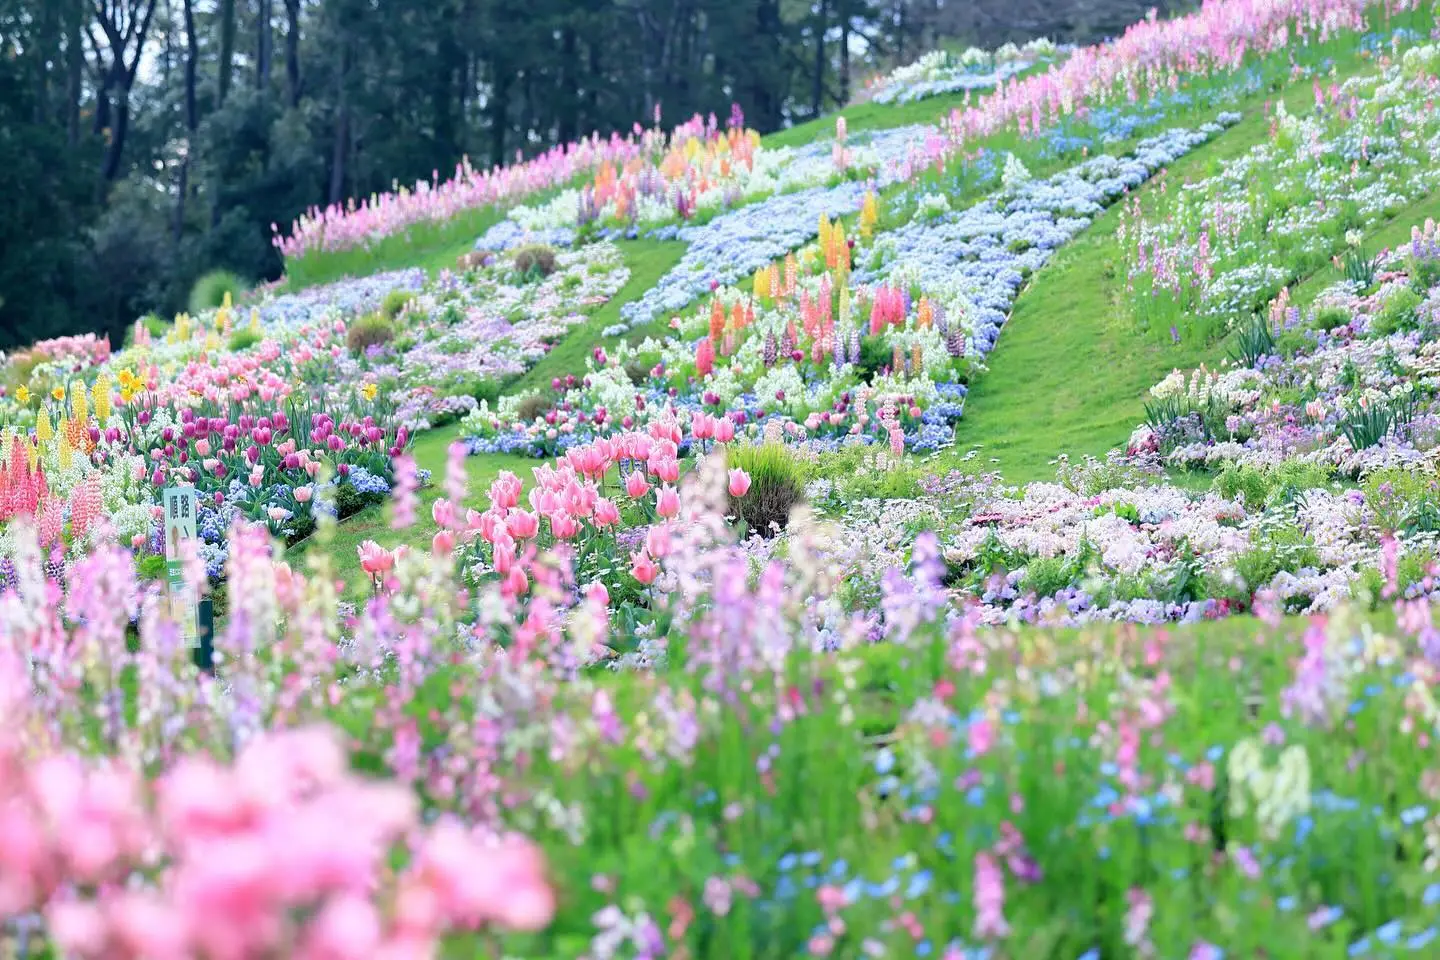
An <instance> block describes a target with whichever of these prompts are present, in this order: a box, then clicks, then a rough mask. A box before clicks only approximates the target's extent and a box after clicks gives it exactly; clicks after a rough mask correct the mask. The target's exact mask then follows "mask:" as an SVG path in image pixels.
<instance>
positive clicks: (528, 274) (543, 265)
mask: <svg viewBox="0 0 1440 960" xmlns="http://www.w3.org/2000/svg"><path fill="white" fill-rule="evenodd" d="M510 258H511V262H513V263H514V264H515V272H516V273H519V274H520V275H521V277H523V278H524V279H525V280H538V279H543V278H545V277H548V276H550V274H552V273H554V272H555V267H556V265H557V264H556V259H555V248H554V247H552V246H549V245H547V244H544V243H527V244H525V245H524V246H523V247H516V248H515V252H514V253H512V254H511V255H510Z"/></svg>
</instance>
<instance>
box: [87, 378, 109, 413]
mask: <svg viewBox="0 0 1440 960" xmlns="http://www.w3.org/2000/svg"><path fill="white" fill-rule="evenodd" d="M110 387H111V383H110V375H109V374H106V373H102V374H100V376H98V377H96V378H95V386H94V387H93V388H92V389H91V394H90V399H91V404H92V405H93V406H94V407H95V418H96V419H97V420H99V421H100V423H101V425H102V426H103V425H104V423H105V421H107V420H109V419H110Z"/></svg>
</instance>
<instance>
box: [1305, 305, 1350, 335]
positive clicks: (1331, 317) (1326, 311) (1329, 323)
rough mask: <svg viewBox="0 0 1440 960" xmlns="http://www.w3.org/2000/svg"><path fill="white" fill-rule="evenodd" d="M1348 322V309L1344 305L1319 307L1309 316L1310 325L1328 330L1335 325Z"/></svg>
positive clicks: (1341, 325) (1338, 325)
mask: <svg viewBox="0 0 1440 960" xmlns="http://www.w3.org/2000/svg"><path fill="white" fill-rule="evenodd" d="M1349 322H1350V311H1348V310H1346V309H1345V308H1344V307H1321V308H1320V309H1319V310H1316V311H1315V316H1314V317H1312V318H1311V320H1310V325H1311V326H1313V327H1314V328H1315V329H1316V330H1324V331H1326V332H1329V331H1331V330H1334V329H1335V328H1336V327H1343V326H1345V324H1347V323H1349Z"/></svg>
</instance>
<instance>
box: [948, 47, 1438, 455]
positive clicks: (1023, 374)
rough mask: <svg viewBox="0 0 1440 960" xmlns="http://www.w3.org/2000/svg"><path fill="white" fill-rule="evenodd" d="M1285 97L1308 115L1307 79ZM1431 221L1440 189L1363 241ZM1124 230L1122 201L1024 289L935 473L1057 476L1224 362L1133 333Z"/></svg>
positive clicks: (1322, 278)
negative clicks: (1174, 382) (1203, 369)
mask: <svg viewBox="0 0 1440 960" xmlns="http://www.w3.org/2000/svg"><path fill="white" fill-rule="evenodd" d="M1347 66H1348V69H1347V70H1345V71H1344V72H1345V73H1353V72H1357V71H1358V70H1361V69H1365V65H1362V64H1360V63H1359V62H1356V63H1355V64H1350V65H1347ZM1284 97H1285V101H1286V105H1287V106H1288V107H1289V108H1290V109H1291V110H1292V111H1301V110H1303V109H1305V108H1306V107H1307V105H1308V103H1309V101H1310V99H1311V97H1312V91H1311V88H1310V86H1309V81H1308V80H1306V81H1304V82H1301V83H1296V84H1294V85H1292V86H1290V87H1289V88H1288V89H1287V90H1286V91H1285V94H1284ZM1257 99H1258V98H1257ZM1267 130H1268V122H1267V120H1266V118H1265V115H1264V111H1263V110H1262V109H1260V108H1259V105H1258V102H1257V103H1251V104H1250V105H1249V106H1248V107H1247V108H1246V115H1245V118H1244V119H1243V120H1242V121H1241V122H1240V123H1238V124H1236V125H1235V126H1234V127H1231V128H1230V129H1229V130H1227V131H1226V132H1225V133H1224V134H1222V135H1221V136H1220V137H1219V138H1217V139H1216V140H1215V141H1214V142H1212V143H1210V144H1207V145H1205V146H1203V147H1201V148H1200V149H1198V150H1196V151H1194V152H1192V153H1190V154H1188V155H1186V156H1185V157H1182V158H1181V159H1180V160H1178V161H1177V162H1176V163H1175V164H1174V165H1173V166H1172V167H1171V168H1170V170H1169V178H1170V180H1172V181H1175V180H1177V179H1178V180H1185V179H1196V178H1200V177H1206V176H1209V175H1211V174H1212V173H1213V172H1215V171H1216V170H1218V168H1219V167H1220V165H1222V164H1223V163H1225V162H1226V161H1228V160H1231V159H1233V158H1234V157H1236V156H1239V155H1240V154H1242V153H1244V152H1245V151H1247V150H1249V149H1250V148H1251V147H1253V146H1254V145H1256V144H1257V143H1260V142H1261V141H1262V140H1263V139H1264V138H1265V137H1266V135H1267ZM1142 189H1150V187H1149V186H1147V187H1144V188H1142ZM1428 216H1434V217H1440V191H1437V192H1435V193H1431V194H1430V195H1429V196H1427V197H1425V198H1424V199H1423V200H1421V201H1420V202H1418V203H1416V204H1413V205H1411V206H1410V207H1407V208H1405V209H1403V210H1401V211H1398V212H1397V214H1396V215H1395V217H1394V218H1393V219H1391V220H1390V221H1388V222H1387V223H1386V224H1385V225H1384V226H1382V227H1381V228H1380V229H1379V230H1377V231H1375V232H1374V233H1373V234H1371V235H1370V236H1369V237H1367V240H1366V249H1367V252H1370V253H1374V252H1375V251H1376V250H1378V249H1379V248H1380V247H1382V246H1391V247H1393V246H1395V245H1397V244H1399V243H1402V242H1405V241H1407V240H1408V239H1409V236H1410V225H1411V224H1413V223H1417V222H1420V221H1423V220H1424V219H1425V218H1426V217H1428ZM1119 224H1120V207H1119V205H1118V204H1117V205H1116V206H1113V207H1111V208H1110V209H1108V210H1107V211H1106V212H1105V213H1104V214H1103V215H1101V216H1100V217H1099V218H1098V219H1097V220H1096V221H1095V222H1094V223H1093V224H1092V225H1091V226H1090V227H1089V228H1088V229H1087V230H1086V231H1085V232H1084V233H1082V234H1080V236H1078V237H1076V238H1075V239H1074V240H1073V241H1071V242H1070V243H1068V244H1066V245H1065V246H1064V247H1063V248H1062V249H1061V250H1060V251H1059V252H1057V253H1056V255H1055V256H1054V257H1053V258H1052V259H1051V260H1050V262H1049V263H1047V264H1046V265H1045V267H1044V268H1042V269H1041V270H1040V271H1039V272H1038V273H1037V274H1036V275H1035V277H1034V278H1033V279H1032V281H1031V283H1030V284H1029V285H1028V286H1027V287H1026V289H1025V290H1024V291H1023V292H1022V293H1021V295H1020V297H1019V299H1018V300H1017V301H1016V303H1015V309H1014V311H1013V312H1012V314H1011V317H1010V320H1009V322H1008V323H1006V325H1005V327H1004V329H1003V330H1002V331H1001V334H1000V338H999V340H998V341H997V342H996V347H995V350H994V351H993V352H992V353H991V354H990V356H989V357H988V358H987V364H988V366H989V370H988V371H987V372H985V373H982V374H981V375H980V376H979V377H977V378H976V381H975V383H973V384H972V385H971V390H970V395H969V397H968V398H967V401H966V405H965V416H964V418H963V419H962V420H961V421H960V423H959V425H958V426H957V427H956V431H955V446H954V448H953V449H952V450H951V451H950V452H949V454H948V455H947V456H942V457H939V458H937V459H936V465H937V466H940V467H943V466H944V465H945V464H946V463H947V462H948V463H953V462H955V461H956V460H958V459H959V458H960V457H963V456H965V455H966V454H968V453H969V452H970V451H971V450H976V451H978V452H977V454H976V460H978V463H979V466H980V467H981V468H982V469H984V470H987V471H989V470H998V471H999V472H1000V473H1001V474H1002V475H1003V476H1004V477H1005V479H1006V480H1008V481H1010V482H1011V483H1028V482H1031V481H1035V480H1051V479H1054V476H1055V466H1054V464H1055V458H1056V457H1057V456H1058V455H1059V454H1062V453H1064V454H1068V455H1069V456H1070V457H1071V459H1072V460H1076V459H1079V458H1080V457H1082V456H1085V455H1087V454H1088V455H1093V456H1103V455H1104V454H1105V453H1106V452H1107V451H1109V450H1111V449H1112V448H1114V447H1117V446H1122V445H1123V444H1124V443H1125V441H1126V440H1127V439H1128V438H1129V436H1130V433H1131V432H1132V431H1133V430H1134V429H1135V427H1136V426H1137V425H1138V424H1140V423H1141V422H1142V421H1143V420H1144V416H1145V411H1144V401H1145V397H1146V394H1147V392H1148V391H1149V389H1150V387H1152V386H1154V385H1155V383H1157V382H1158V381H1160V380H1162V379H1163V378H1164V377H1165V376H1166V375H1167V374H1169V373H1170V371H1171V370H1174V369H1177V368H1178V369H1181V370H1190V369H1193V368H1195V367H1198V366H1199V365H1200V364H1202V363H1205V364H1209V365H1211V366H1214V365H1216V364H1219V363H1222V362H1224V361H1225V359H1226V357H1227V353H1228V349H1229V348H1228V344H1227V343H1226V342H1225V341H1221V342H1218V343H1192V342H1182V343H1179V344H1175V343H1171V342H1170V341H1169V340H1168V339H1162V338H1161V337H1159V336H1155V335H1144V334H1141V333H1140V332H1138V331H1137V330H1136V329H1135V326H1134V324H1133V322H1132V320H1131V318H1130V316H1129V314H1128V310H1127V308H1126V306H1125V304H1124V302H1123V298H1124V297H1125V276H1124V271H1125V263H1124V257H1123V251H1121V250H1120V249H1119V244H1118V242H1117V240H1116V236H1115V234H1116V230H1117V228H1118V227H1119ZM1340 278H1341V273H1340V271H1337V270H1335V269H1334V268H1333V267H1330V266H1328V265H1327V266H1326V267H1325V268H1324V269H1322V270H1320V271H1317V272H1316V273H1315V274H1313V275H1311V276H1310V277H1307V278H1302V281H1301V282H1300V283H1299V284H1297V285H1296V287H1295V290H1294V292H1295V293H1296V299H1297V300H1298V301H1299V302H1301V303H1306V302H1309V301H1310V300H1313V299H1314V297H1315V295H1316V294H1318V293H1319V292H1320V290H1322V289H1324V287H1325V286H1327V285H1328V284H1330V283H1333V282H1334V281H1335V280H1338V279H1340Z"/></svg>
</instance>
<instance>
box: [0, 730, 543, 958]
mask: <svg viewBox="0 0 1440 960" xmlns="http://www.w3.org/2000/svg"><path fill="white" fill-rule="evenodd" d="M347 763H348V761H347V758H346V755H345V752H344V751H343V750H342V748H341V746H340V744H339V742H338V741H337V740H336V738H335V737H334V736H332V735H331V734H330V733H329V732H328V731H327V730H325V729H324V728H308V729H299V730H292V731H287V732H283V733H275V734H269V735H264V736H261V737H258V738H256V739H255V740H253V741H251V742H250V743H249V744H248V745H247V746H246V747H245V748H244V749H243V750H242V752H241V753H240V755H239V756H238V758H237V759H236V761H235V763H234V765H233V766H230V767H226V766H222V765H219V764H217V763H215V762H214V761H212V760H209V759H206V758H202V757H196V756H191V757H187V758H185V759H182V760H180V761H179V762H178V763H177V764H176V765H175V766H173V767H172V768H171V769H170V770H169V771H168V772H166V773H164V774H162V775H161V776H160V777H159V778H158V779H156V780H155V781H154V782H151V783H147V782H146V780H145V779H144V778H143V777H142V776H140V775H139V774H137V772H136V771H135V770H133V769H131V768H129V767H128V766H126V765H125V764H124V763H123V762H122V761H120V760H118V759H115V758H109V759H106V760H102V761H90V760H84V759H81V758H80V757H79V756H77V755H75V754H71V753H64V754H57V755H52V756H46V757H42V758H40V759H32V758H31V757H29V756H27V755H25V754H23V753H22V752H21V751H20V750H19V749H18V748H17V747H15V746H14V745H13V744H11V743H9V742H8V741H7V742H5V743H0V915H3V916H9V917H13V916H17V915H22V914H25V913H27V912H39V913H41V914H42V915H43V916H44V918H45V921H46V924H47V927H48V933H49V936H50V937H51V939H52V940H53V942H54V943H55V944H56V946H57V947H58V948H59V949H60V950H61V951H63V952H64V953H65V954H66V955H68V956H72V957H80V958H101V957H103V958H106V960H123V958H128V957H134V958H140V957H145V958H147V960H170V958H174V960H180V958H194V957H205V958H215V960H245V958H252V957H253V958H260V957H273V956H280V955H284V956H292V957H298V958H310V960H348V958H354V960H361V958H367V960H368V958H397V960H398V958H402V957H407V958H408V957H424V956H431V955H433V951H434V948H435V945H436V943H437V941H438V940H439V939H440V938H441V937H442V936H444V935H445V934H446V933H447V932H449V931H453V930H476V929H481V928H495V929H504V930H538V929H541V928H543V927H544V926H546V925H547V924H548V923H549V922H550V920H551V918H552V916H553V915H554V912H555V898H554V894H553V892H552V889H551V887H550V885H549V883H548V881H547V880H546V878H545V875H544V864H543V863H542V860H541V856H540V854H539V852H538V851H537V850H536V849H535V848H534V847H533V846H532V845H531V844H530V843H529V842H527V841H525V840H522V839H519V838H515V837H483V836H481V835H479V834H476V833H473V832H471V831H470V830H468V829H467V828H465V827H463V826H461V825H459V824H458V823H455V822H452V821H442V822H441V823H439V824H437V825H436V826H433V827H429V828H421V827H420V826H419V824H418V820H417V810H416V804H415V799H414V797H413V795H412V794H411V793H410V791H408V790H407V789H405V788H403V787H400V786H396V785H391V784H378V783H370V782H366V781H362V780H360V779H358V778H357V777H355V776H354V775H353V774H351V773H350V772H349V771H348V768H347ZM407 849H408V850H409V851H410V855H409V856H408V857H407V858H404V860H403V861H402V860H397V859H396V858H395V853H396V851H397V850H407ZM401 862H403V866H399V867H397V866H395V864H397V863H401Z"/></svg>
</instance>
